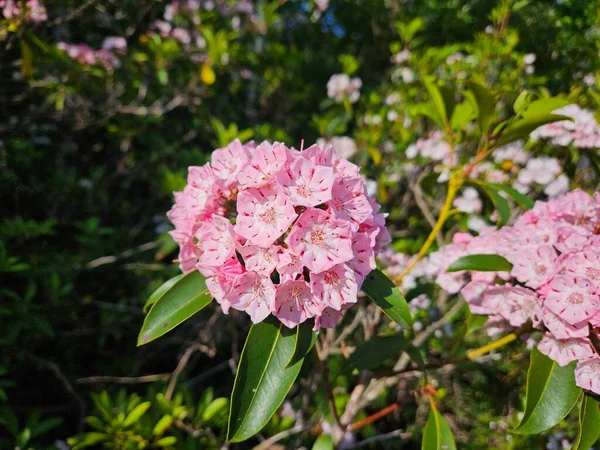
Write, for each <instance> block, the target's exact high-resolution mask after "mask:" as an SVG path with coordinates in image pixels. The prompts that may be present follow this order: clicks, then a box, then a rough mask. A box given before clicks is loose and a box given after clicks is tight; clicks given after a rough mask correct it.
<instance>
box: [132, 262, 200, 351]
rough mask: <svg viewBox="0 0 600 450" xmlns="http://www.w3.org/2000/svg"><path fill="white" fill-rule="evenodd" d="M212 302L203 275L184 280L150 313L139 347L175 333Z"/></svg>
mask: <svg viewBox="0 0 600 450" xmlns="http://www.w3.org/2000/svg"><path fill="white" fill-rule="evenodd" d="M211 300H212V297H211V296H210V294H209V293H208V291H207V289H206V285H205V283H204V277H203V276H202V275H201V274H200V272H198V271H197V270H194V271H193V272H190V273H188V274H186V275H185V276H183V277H181V278H180V279H179V280H177V282H176V283H175V284H174V285H173V286H171V288H170V289H169V290H168V291H167V292H165V293H164V294H163V295H162V296H161V297H160V299H158V300H157V302H156V303H155V304H154V305H153V306H152V309H150V312H149V313H148V315H147V316H146V319H145V320H144V324H143V325H142V329H141V331H140V335H139V337H138V345H144V344H147V343H148V342H150V341H153V340H154V339H156V338H158V337H160V336H162V335H163V334H165V333H167V332H168V331H171V330H172V329H173V328H175V327H176V326H177V325H179V324H180V323H181V322H183V321H185V320H187V319H189V318H190V317H192V316H193V315H194V314H196V313H197V312H198V311H200V310H201V309H202V308H204V307H205V306H206V305H208V304H209V303H210V302H211Z"/></svg>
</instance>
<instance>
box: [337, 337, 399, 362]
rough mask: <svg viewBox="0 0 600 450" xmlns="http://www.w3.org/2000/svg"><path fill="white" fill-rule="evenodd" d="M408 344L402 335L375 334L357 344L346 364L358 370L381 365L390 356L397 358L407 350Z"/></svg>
mask: <svg viewBox="0 0 600 450" xmlns="http://www.w3.org/2000/svg"><path fill="white" fill-rule="evenodd" d="M409 345H410V341H408V340H407V339H406V338H404V336H401V335H398V334H396V335H393V336H376V337H374V338H373V339H370V340H368V341H366V342H363V343H361V344H359V345H358V346H357V347H356V349H355V350H354V352H353V353H352V355H350V359H349V360H348V366H349V367H353V368H356V369H359V370H371V369H375V368H376V367H379V366H381V365H382V364H384V363H385V362H386V360H388V359H390V358H396V359H397V358H398V357H399V356H400V355H401V354H402V353H403V352H405V351H407V349H408V347H409Z"/></svg>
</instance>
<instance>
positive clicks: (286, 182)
mask: <svg viewBox="0 0 600 450" xmlns="http://www.w3.org/2000/svg"><path fill="white" fill-rule="evenodd" d="M277 181H278V182H279V184H280V185H281V186H282V187H283V192H285V193H286V194H287V195H288V197H289V198H290V200H291V201H292V203H294V205H302V206H317V205H320V204H322V203H325V202H327V201H328V200H330V199H331V187H332V185H333V169H332V168H331V167H326V166H317V165H315V164H313V163H312V162H311V161H309V160H308V159H305V158H303V157H301V156H300V157H298V158H296V160H295V161H294V162H292V163H291V164H290V166H289V167H287V168H285V169H284V170H282V171H280V172H279V174H278V175H277Z"/></svg>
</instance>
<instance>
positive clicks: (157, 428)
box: [152, 415, 173, 436]
mask: <svg viewBox="0 0 600 450" xmlns="http://www.w3.org/2000/svg"><path fill="white" fill-rule="evenodd" d="M172 423H173V417H171V416H169V415H166V416H162V417H161V418H160V420H159V421H158V422H156V425H154V428H153V429H152V435H153V436H161V435H163V434H165V431H167V428H169V427H170V426H171V424H172Z"/></svg>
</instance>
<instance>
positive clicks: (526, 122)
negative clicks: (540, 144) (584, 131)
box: [496, 114, 573, 147]
mask: <svg viewBox="0 0 600 450" xmlns="http://www.w3.org/2000/svg"><path fill="white" fill-rule="evenodd" d="M561 120H573V119H572V118H571V117H567V116H561V115H558V114H540V115H533V116H525V115H524V116H523V118H522V119H519V120H517V121H515V122H513V123H511V124H510V125H508V126H507V127H506V128H505V129H504V131H503V132H502V134H501V135H500V138H499V139H498V142H497V143H496V146H497V147H502V146H503V145H506V144H510V143H511V142H514V141H518V140H519V139H527V138H528V137H529V134H530V133H531V132H532V131H533V130H535V129H536V128H538V127H541V126H542V125H546V124H547V123H552V122H558V121H561Z"/></svg>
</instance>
